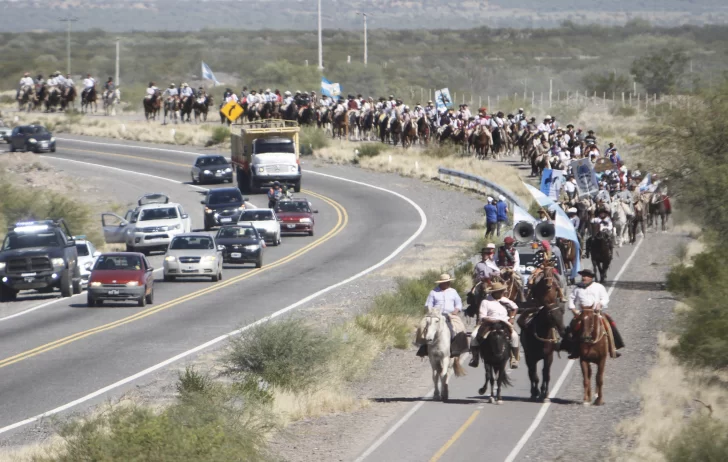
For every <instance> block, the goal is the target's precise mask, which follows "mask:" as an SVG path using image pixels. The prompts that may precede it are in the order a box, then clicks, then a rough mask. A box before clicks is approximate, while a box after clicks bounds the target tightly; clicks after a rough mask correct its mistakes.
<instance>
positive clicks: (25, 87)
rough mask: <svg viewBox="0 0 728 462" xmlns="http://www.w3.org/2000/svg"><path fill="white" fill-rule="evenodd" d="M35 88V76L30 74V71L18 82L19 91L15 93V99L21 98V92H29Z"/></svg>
mask: <svg viewBox="0 0 728 462" xmlns="http://www.w3.org/2000/svg"><path fill="white" fill-rule="evenodd" d="M32 88H33V77H31V76H30V72H26V73H24V74H23V78H21V79H20V82H19V83H18V91H17V92H16V93H15V99H18V98H20V92H21V91H23V92H27V91H29V90H31V89H32Z"/></svg>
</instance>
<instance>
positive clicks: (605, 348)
mask: <svg viewBox="0 0 728 462" xmlns="http://www.w3.org/2000/svg"><path fill="white" fill-rule="evenodd" d="M575 320H576V325H577V326H578V327H577V328H578V331H579V332H580V336H579V363H580V364H581V374H582V376H583V378H584V405H585V406H589V405H591V399H592V390H591V365H592V364H596V365H597V373H596V382H597V386H596V393H597V399H596V401H594V405H595V406H601V405H602V404H604V390H603V388H602V387H603V386H604V370H605V366H606V363H607V357H608V356H609V354H610V351H609V337H610V336H609V333H608V331H607V328H606V327H605V326H604V323H605V319H604V318H603V317H602V315H601V314H600V313H599V312H598V311H595V310H594V307H589V308H584V307H583V308H582V310H581V313H580V314H579V315H578V317H576V318H575Z"/></svg>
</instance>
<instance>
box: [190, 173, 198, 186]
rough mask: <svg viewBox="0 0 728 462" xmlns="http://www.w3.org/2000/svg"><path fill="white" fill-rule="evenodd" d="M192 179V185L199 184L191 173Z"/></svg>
mask: <svg viewBox="0 0 728 462" xmlns="http://www.w3.org/2000/svg"><path fill="white" fill-rule="evenodd" d="M190 178H192V184H197V180H195V175H194V174H193V173H190Z"/></svg>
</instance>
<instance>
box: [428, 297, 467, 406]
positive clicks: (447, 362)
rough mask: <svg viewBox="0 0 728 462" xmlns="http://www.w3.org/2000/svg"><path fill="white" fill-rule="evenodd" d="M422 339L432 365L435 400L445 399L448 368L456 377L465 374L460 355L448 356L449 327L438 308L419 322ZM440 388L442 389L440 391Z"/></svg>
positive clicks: (446, 395)
mask: <svg viewBox="0 0 728 462" xmlns="http://www.w3.org/2000/svg"><path fill="white" fill-rule="evenodd" d="M420 331H421V333H422V337H423V340H424V341H425V343H427V356H428V357H429V358H430V365H431V366H432V382H433V384H434V386H435V394H434V395H433V397H432V398H433V399H434V400H435V401H439V400H440V399H442V401H447V399H448V395H449V393H448V382H449V380H450V370H451V369H452V370H454V372H455V376H456V377H461V376H463V375H465V370H464V369H463V367H462V366H461V365H460V356H456V357H454V358H451V357H450V329H449V328H448V327H447V322H446V321H445V316H443V315H442V313H440V310H438V309H436V308H435V309H431V310H430V311H429V312H428V313H427V314H426V315H425V317H424V318H423V319H422V321H421V322H420ZM441 390H442V391H441Z"/></svg>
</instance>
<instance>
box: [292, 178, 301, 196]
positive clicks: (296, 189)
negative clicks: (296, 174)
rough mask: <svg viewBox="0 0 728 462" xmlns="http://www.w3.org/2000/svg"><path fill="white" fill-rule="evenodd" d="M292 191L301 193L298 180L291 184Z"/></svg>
mask: <svg viewBox="0 0 728 462" xmlns="http://www.w3.org/2000/svg"><path fill="white" fill-rule="evenodd" d="M293 191H294V192H297V193H300V192H301V180H298V181H296V182H295V183H294V184H293Z"/></svg>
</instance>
